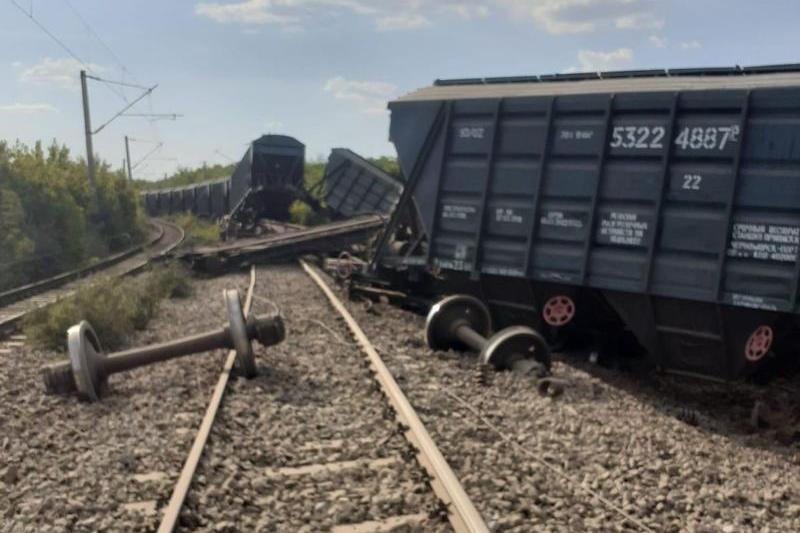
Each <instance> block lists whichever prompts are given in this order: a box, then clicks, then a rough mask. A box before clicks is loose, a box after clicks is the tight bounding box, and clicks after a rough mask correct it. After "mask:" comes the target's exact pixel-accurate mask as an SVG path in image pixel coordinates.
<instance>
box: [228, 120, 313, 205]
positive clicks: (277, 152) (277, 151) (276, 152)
mask: <svg viewBox="0 0 800 533" xmlns="http://www.w3.org/2000/svg"><path fill="white" fill-rule="evenodd" d="M305 152H306V147H305V145H304V144H303V143H301V142H300V141H298V140H297V139H295V138H293V137H289V136H287V135H273V134H270V135H262V136H261V137H259V138H258V139H256V140H255V141H253V142H252V143H250V146H249V148H248V149H247V152H245V154H244V157H243V158H242V160H241V161H240V162H239V163H238V164H237V165H236V168H235V169H234V171H233V174H232V175H231V179H230V189H229V193H228V214H230V215H231V217H233V218H237V219H239V218H241V219H258V218H262V217H264V218H271V219H275V220H288V219H289V206H290V205H291V203H292V202H293V201H294V200H296V199H297V198H298V197H299V195H300V194H302V191H303V190H304V189H303V175H304V171H305V168H304V167H305Z"/></svg>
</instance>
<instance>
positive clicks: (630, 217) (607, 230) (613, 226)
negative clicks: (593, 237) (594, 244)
mask: <svg viewBox="0 0 800 533" xmlns="http://www.w3.org/2000/svg"><path fill="white" fill-rule="evenodd" d="M648 228H649V223H648V222H647V221H646V220H642V219H641V217H640V216H639V215H638V214H637V213H630V212H618V211H612V212H610V213H606V214H604V215H603V217H602V218H601V219H600V223H599V227H598V240H599V241H604V242H608V243H611V244H621V245H624V246H642V245H643V244H644V237H645V234H646V233H647V229H648Z"/></svg>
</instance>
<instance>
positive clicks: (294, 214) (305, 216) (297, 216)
mask: <svg viewBox="0 0 800 533" xmlns="http://www.w3.org/2000/svg"><path fill="white" fill-rule="evenodd" d="M327 221H328V220H327V218H326V217H325V215H324V214H322V213H317V212H316V211H314V210H313V209H311V206H309V205H308V204H307V203H305V202H302V201H300V200H295V201H294V202H292V205H290V206H289V222H292V223H293V224H300V225H302V226H317V225H319V224H324V223H325V222H327Z"/></svg>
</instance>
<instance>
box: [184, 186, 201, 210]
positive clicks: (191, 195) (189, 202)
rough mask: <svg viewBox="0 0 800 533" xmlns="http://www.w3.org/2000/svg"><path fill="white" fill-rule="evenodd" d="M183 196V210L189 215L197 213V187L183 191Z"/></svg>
mask: <svg viewBox="0 0 800 533" xmlns="http://www.w3.org/2000/svg"><path fill="white" fill-rule="evenodd" d="M181 194H182V195H183V210H184V211H186V212H189V213H197V210H196V209H195V204H194V199H195V187H187V188H185V189H181Z"/></svg>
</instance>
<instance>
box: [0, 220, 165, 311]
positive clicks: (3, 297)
mask: <svg viewBox="0 0 800 533" xmlns="http://www.w3.org/2000/svg"><path fill="white" fill-rule="evenodd" d="M158 229H159V232H158V235H156V236H155V237H154V238H152V239H150V240H149V241H148V242H146V243H142V244H140V245H138V246H134V247H133V248H129V249H127V250H124V251H122V252H119V253H116V254H114V255H110V256H108V257H106V258H104V259H102V260H100V261H98V262H97V263H94V264H91V265H88V266H85V267H81V268H76V269H74V270H69V271H67V272H62V273H60V274H56V275H55V276H51V277H49V278H45V279H41V280H38V281H34V282H32V283H28V284H26V285H22V286H20V287H14V288H13V289H9V290H7V291H4V292H0V306H6V305H10V304H12V303H14V302H18V301H20V300H23V299H25V298H30V297H31V296H35V295H36V294H40V293H42V292H44V291H47V290H50V289H52V288H55V287H58V286H60V285H64V284H66V283H69V282H70V281H75V280H77V279H80V278H83V277H86V276H88V275H89V274H94V273H95V272H98V271H100V270H103V269H104V268H108V267H110V266H113V265H116V264H117V263H119V262H120V261H123V260H125V259H127V258H129V257H131V256H133V255H136V254H138V253H140V252H142V251H144V249H145V248H148V247H150V246H153V245H155V244H156V243H158V242H159V241H160V240H161V239H163V238H164V226H163V225H158Z"/></svg>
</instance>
